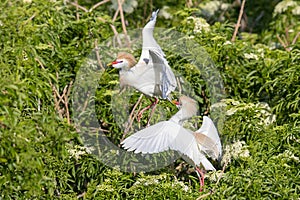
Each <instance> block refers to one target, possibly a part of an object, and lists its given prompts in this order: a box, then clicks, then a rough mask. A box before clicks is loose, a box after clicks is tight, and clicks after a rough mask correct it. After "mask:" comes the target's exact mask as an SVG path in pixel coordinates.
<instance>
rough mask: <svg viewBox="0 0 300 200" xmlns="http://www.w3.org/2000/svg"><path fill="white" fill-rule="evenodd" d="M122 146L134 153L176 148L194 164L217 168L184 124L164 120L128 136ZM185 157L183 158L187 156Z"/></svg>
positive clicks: (156, 151) (207, 168) (210, 168)
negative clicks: (200, 148)
mask: <svg viewBox="0 0 300 200" xmlns="http://www.w3.org/2000/svg"><path fill="white" fill-rule="evenodd" d="M121 144H122V146H123V147H124V148H125V149H127V150H128V151H134V153H159V152H163V151H167V150H169V149H171V150H175V151H178V152H180V153H181V154H183V155H184V156H185V157H187V158H188V159H187V161H188V162H191V163H192V164H193V165H199V164H200V163H202V165H203V166H204V167H205V169H206V170H215V168H214V167H213V166H212V164H211V163H210V162H209V161H208V160H207V159H206V158H205V155H204V154H202V153H201V152H200V151H199V149H198V144H197V142H196V140H195V137H194V135H193V133H192V132H191V131H189V130H187V129H185V128H183V127H182V126H180V125H178V124H176V123H174V122H171V121H163V122H159V123H157V124H155V125H152V126H150V127H148V128H145V129H143V130H141V131H138V132H136V133H135V134H133V135H131V136H130V137H128V138H126V139H125V140H124V141H123V142H122V143H121ZM185 157H183V158H185Z"/></svg>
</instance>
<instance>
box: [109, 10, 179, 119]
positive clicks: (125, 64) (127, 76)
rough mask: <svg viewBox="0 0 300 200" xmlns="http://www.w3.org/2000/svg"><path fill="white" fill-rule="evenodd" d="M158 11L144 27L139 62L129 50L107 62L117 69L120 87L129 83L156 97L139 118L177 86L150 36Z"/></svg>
mask: <svg viewBox="0 0 300 200" xmlns="http://www.w3.org/2000/svg"><path fill="white" fill-rule="evenodd" d="M158 11H159V10H157V11H155V12H153V13H152V17H151V19H150V21H149V22H148V23H147V24H146V26H145V27H144V28H143V31H142V36H143V46H142V53H141V56H140V59H139V61H138V62H136V60H135V58H134V56H133V55H131V54H129V53H125V52H120V53H119V54H118V56H117V59H116V60H115V61H114V62H112V63H110V64H108V66H109V65H112V67H114V68H118V69H120V72H119V75H120V76H119V79H120V87H121V89H122V88H124V87H125V86H131V87H134V88H135V89H137V90H138V91H140V92H142V93H143V94H145V95H146V96H148V97H151V98H154V99H155V100H154V101H152V104H151V105H149V106H147V107H146V108H144V109H143V110H141V111H140V113H139V115H138V116H139V118H138V119H140V118H141V116H142V114H143V112H144V111H146V110H147V109H150V108H151V107H152V112H151V114H153V111H154V109H155V107H156V104H157V103H158V101H159V99H158V98H162V99H168V100H170V97H169V95H170V93H171V92H172V91H174V90H175V88H176V86H177V84H176V78H175V75H174V73H173V72H172V70H171V67H170V66H169V64H168V61H167V60H166V58H165V54H164V52H163V51H162V49H161V48H160V46H159V45H158V44H157V42H156V41H155V39H154V37H153V30H154V27H155V23H156V18H157V13H158ZM150 119H151V115H150V117H149V119H148V123H147V125H149V123H150Z"/></svg>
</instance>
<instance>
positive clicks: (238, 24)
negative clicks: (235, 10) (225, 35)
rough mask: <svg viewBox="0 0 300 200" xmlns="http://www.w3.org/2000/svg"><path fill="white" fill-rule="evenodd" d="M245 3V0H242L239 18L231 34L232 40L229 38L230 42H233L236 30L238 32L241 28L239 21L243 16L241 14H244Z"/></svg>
mask: <svg viewBox="0 0 300 200" xmlns="http://www.w3.org/2000/svg"><path fill="white" fill-rule="evenodd" d="M245 3H246V0H243V2H242V5H241V9H240V14H239V18H238V21H237V23H236V25H235V29H234V33H233V35H232V38H231V41H232V42H234V41H235V38H236V35H237V33H238V30H239V28H240V26H241V20H242V16H243V12H244V7H245Z"/></svg>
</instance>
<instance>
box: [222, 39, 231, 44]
mask: <svg viewBox="0 0 300 200" xmlns="http://www.w3.org/2000/svg"><path fill="white" fill-rule="evenodd" d="M223 45H232V42H230V41H229V40H227V41H226V42H224V44H223Z"/></svg>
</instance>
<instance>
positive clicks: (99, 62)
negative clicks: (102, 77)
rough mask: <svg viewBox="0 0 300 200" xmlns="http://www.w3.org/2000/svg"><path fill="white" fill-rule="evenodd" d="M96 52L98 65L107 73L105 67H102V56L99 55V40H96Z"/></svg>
mask: <svg viewBox="0 0 300 200" xmlns="http://www.w3.org/2000/svg"><path fill="white" fill-rule="evenodd" d="M95 50H96V57H97V62H98V64H99V66H100V67H101V69H102V70H103V71H105V68H104V67H103V65H102V62H101V58H100V55H99V49H98V40H97V39H96V40H95Z"/></svg>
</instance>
